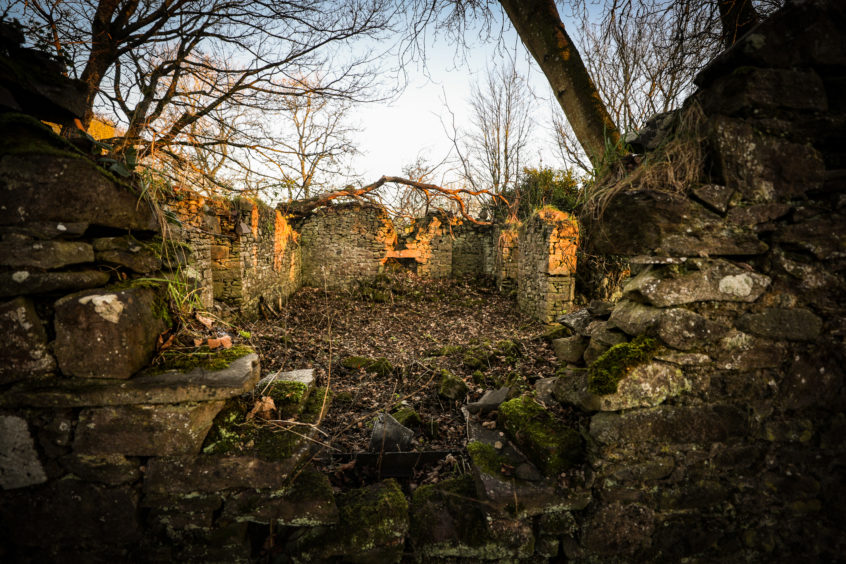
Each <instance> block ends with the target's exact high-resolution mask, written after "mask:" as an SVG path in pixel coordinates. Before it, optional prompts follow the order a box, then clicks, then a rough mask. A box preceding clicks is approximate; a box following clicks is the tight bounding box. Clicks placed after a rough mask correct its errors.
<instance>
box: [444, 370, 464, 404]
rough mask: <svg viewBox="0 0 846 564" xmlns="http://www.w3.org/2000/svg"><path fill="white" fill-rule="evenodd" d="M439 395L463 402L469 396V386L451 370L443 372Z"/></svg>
mask: <svg viewBox="0 0 846 564" xmlns="http://www.w3.org/2000/svg"><path fill="white" fill-rule="evenodd" d="M438 395H440V396H443V397H445V398H448V399H451V400H456V401H458V400H462V399H464V396H466V395H467V384H465V383H464V380H462V379H461V378H459V377H458V376H456V375H455V374H453V373H452V372H450V371H449V370H441V378H440V384H439V385H438Z"/></svg>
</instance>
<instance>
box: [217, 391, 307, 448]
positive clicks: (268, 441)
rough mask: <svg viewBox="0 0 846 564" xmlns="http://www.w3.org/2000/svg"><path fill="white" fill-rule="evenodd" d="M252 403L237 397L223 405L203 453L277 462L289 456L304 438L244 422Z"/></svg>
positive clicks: (299, 435) (277, 429)
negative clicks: (252, 457)
mask: <svg viewBox="0 0 846 564" xmlns="http://www.w3.org/2000/svg"><path fill="white" fill-rule="evenodd" d="M251 408H252V402H251V401H248V400H247V399H243V398H237V399H234V400H230V401H229V402H227V404H226V406H224V408H223V409H222V410H221V411H220V413H218V415H217V417H215V419H214V422H213V423H212V427H211V429H210V430H209V433H208V435H206V440H205V442H204V443H203V453H205V454H222V455H233V456H255V457H257V458H261V459H263V460H270V461H279V460H285V459H286V458H289V457H290V456H292V455H293V454H294V453H295V452H296V451H297V449H298V448H299V447H300V445H302V444H303V441H304V440H305V439H303V438H302V436H301V434H300V432H301V431H302V430H301V429H299V430H298V431H299V432H298V433H292V432H290V431H286V430H285V429H284V428H280V427H276V426H272V425H268V424H265V423H264V422H262V421H260V420H252V421H247V413H248V412H249V410H250V409H251Z"/></svg>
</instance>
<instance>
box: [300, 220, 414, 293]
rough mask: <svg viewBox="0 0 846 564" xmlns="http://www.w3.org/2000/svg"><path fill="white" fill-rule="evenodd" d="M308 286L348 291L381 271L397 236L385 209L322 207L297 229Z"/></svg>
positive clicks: (304, 277) (304, 281) (303, 271)
mask: <svg viewBox="0 0 846 564" xmlns="http://www.w3.org/2000/svg"><path fill="white" fill-rule="evenodd" d="M298 231H299V233H300V237H301V239H300V241H301V246H302V280H303V284H305V285H306V286H315V287H318V288H324V287H325V288H331V289H345V288H349V287H351V286H353V285H354V284H356V283H358V282H359V281H367V280H370V279H373V278H375V277H376V275H377V274H378V273H379V272H381V270H382V268H383V266H384V264H385V261H386V260H387V258H388V253H389V252H390V251H391V250H392V249H393V248H394V245H395V243H396V240H397V234H396V231H395V230H394V226H393V223H391V220H390V219H389V218H388V214H387V212H386V211H385V210H384V209H383V208H379V207H375V206H363V205H359V204H347V205H338V206H329V207H323V208H320V209H318V210H317V211H315V212H314V213H312V214H311V215H309V216H308V217H306V218H305V219H304V220H303V221H302V223H301V224H300V225H299V226H298Z"/></svg>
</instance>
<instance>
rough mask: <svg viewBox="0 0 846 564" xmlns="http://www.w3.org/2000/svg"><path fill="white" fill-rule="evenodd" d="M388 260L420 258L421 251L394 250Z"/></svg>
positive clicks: (388, 255) (389, 252) (389, 254)
mask: <svg viewBox="0 0 846 564" xmlns="http://www.w3.org/2000/svg"><path fill="white" fill-rule="evenodd" d="M385 258H386V259H389V258H413V259H419V258H420V249H394V250H391V251H388V254H387V256H386V257H385Z"/></svg>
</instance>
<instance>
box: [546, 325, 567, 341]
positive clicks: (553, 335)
mask: <svg viewBox="0 0 846 564" xmlns="http://www.w3.org/2000/svg"><path fill="white" fill-rule="evenodd" d="M570 335H572V331H570V330H569V329H567V328H566V327H564V326H563V325H558V324H555V325H551V326H550V327H549V328H548V329H547V330H546V331H545V332H544V334H543V337H542V338H543V339H544V340H545V341H550V342H551V341H553V340H555V339H563V338H564V337H569V336H570Z"/></svg>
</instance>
